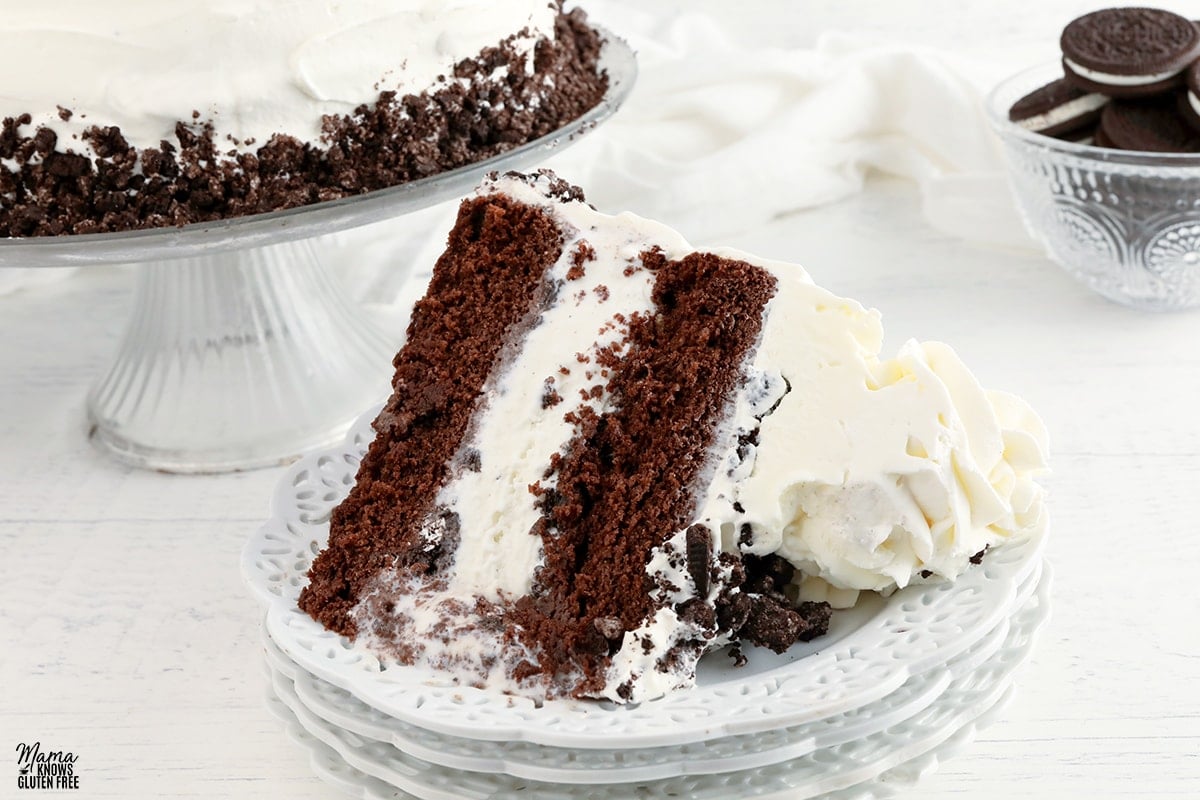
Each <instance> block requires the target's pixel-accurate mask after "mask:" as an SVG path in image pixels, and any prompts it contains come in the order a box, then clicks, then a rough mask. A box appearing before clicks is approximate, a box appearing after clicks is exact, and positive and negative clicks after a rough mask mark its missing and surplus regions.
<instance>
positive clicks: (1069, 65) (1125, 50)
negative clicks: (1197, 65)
mask: <svg viewBox="0 0 1200 800" xmlns="http://www.w3.org/2000/svg"><path fill="white" fill-rule="evenodd" d="M1059 44H1060V45H1061V47H1062V54H1063V70H1064V71H1065V73H1066V78H1067V80H1068V81H1069V82H1070V83H1071V84H1072V85H1073V86H1076V87H1078V88H1079V89H1081V90H1083V91H1087V92H1100V93H1101V94H1106V95H1108V96H1109V97H1119V98H1135V97H1147V96H1149V95H1154V94H1160V93H1162V92H1164V91H1166V90H1169V89H1171V88H1173V87H1175V86H1179V85H1182V84H1183V80H1184V78H1183V72H1184V70H1186V69H1187V68H1188V67H1189V66H1190V65H1191V63H1192V62H1193V61H1195V60H1196V59H1197V57H1200V29H1198V28H1197V27H1196V25H1195V24H1194V23H1193V22H1192V21H1191V20H1190V19H1188V18H1187V17H1181V16H1180V15H1178V14H1173V13H1171V12H1170V11H1164V10H1162V9H1158V8H1106V9H1103V10H1101V11H1093V12H1092V13H1091V14H1085V15H1084V16H1082V17H1079V18H1078V19H1076V20H1073V21H1072V22H1071V23H1070V24H1069V25H1067V27H1066V28H1064V29H1063V32H1062V38H1061V39H1060V40H1059Z"/></svg>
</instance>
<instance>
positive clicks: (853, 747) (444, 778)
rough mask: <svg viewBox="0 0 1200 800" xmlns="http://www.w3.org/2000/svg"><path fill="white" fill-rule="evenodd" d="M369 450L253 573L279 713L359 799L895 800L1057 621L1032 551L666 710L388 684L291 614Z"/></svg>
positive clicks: (345, 451) (435, 678)
mask: <svg viewBox="0 0 1200 800" xmlns="http://www.w3.org/2000/svg"><path fill="white" fill-rule="evenodd" d="M370 437H371V429H370V419H369V418H368V417H364V419H363V420H361V421H360V422H359V423H358V424H357V425H356V426H355V428H354V430H353V431H352V432H351V434H350V435H349V436H348V438H347V440H346V443H345V444H344V445H343V446H341V447H339V448H337V449H335V450H331V451H327V452H325V453H321V454H316V455H313V456H309V457H307V458H305V459H303V460H301V461H299V462H297V463H296V464H295V465H293V467H292V468H291V469H290V470H289V472H288V473H287V475H286V476H285V478H284V480H283V481H282V482H281V484H280V486H279V488H278V489H277V492H276V495H275V497H274V501H273V514H272V517H271V519H270V520H269V521H268V522H267V524H266V525H265V526H264V527H263V528H262V529H261V530H260V531H259V532H258V534H257V535H255V536H254V538H252V539H251V541H250V542H249V544H248V545H247V547H246V551H245V556H244V559H243V569H244V571H245V574H246V577H247V581H248V582H249V584H250V585H251V587H252V588H253V589H254V592H255V594H256V595H258V596H259V597H260V598H261V599H262V600H263V602H264V603H265V604H266V606H267V614H266V623H265V625H264V647H265V652H266V668H267V670H268V674H269V683H270V701H269V703H270V707H271V708H272V710H273V711H274V712H275V713H276V714H277V715H278V716H279V717H280V718H281V719H282V720H283V721H284V723H285V725H286V727H287V731H288V733H289V735H290V736H291V737H292V738H293V739H294V740H295V741H296V742H298V743H299V744H301V745H302V746H303V747H305V748H306V749H307V750H308V751H309V753H310V756H311V762H312V766H313V768H314V770H315V771H316V773H317V774H318V775H319V776H320V777H322V778H323V779H325V780H327V781H329V782H330V783H332V784H333V785H335V786H338V787H340V788H342V789H344V790H346V791H347V792H348V793H349V794H351V795H354V796H357V797H362V798H368V799H370V800H382V798H409V797H416V798H437V799H438V800H443V799H444V800H451V799H452V800H460V799H461V798H508V797H517V796H520V797H521V798H545V799H546V800H551V799H553V800H562V799H563V798H567V799H568V800H569V799H570V798H629V797H641V798H655V797H680V798H712V799H713V800H726V799H727V798H730V797H760V798H766V797H778V798H781V799H782V798H787V800H800V798H806V797H829V798H847V799H849V798H857V799H859V800H865V799H866V798H877V797H885V796H890V795H892V794H894V793H895V792H896V791H898V790H899V789H903V788H905V787H906V786H909V785H911V784H912V783H913V782H915V781H916V780H918V779H919V778H920V777H921V776H922V775H924V774H926V773H927V772H929V771H931V770H932V769H934V768H936V766H937V765H938V763H939V762H940V761H941V760H943V759H945V758H946V757H948V756H949V755H952V754H953V753H954V752H956V751H957V750H958V749H960V748H962V747H963V746H965V745H966V744H967V743H969V742H970V741H971V739H972V738H973V737H974V735H975V732H976V731H977V730H978V729H979V728H981V727H982V726H984V725H986V724H987V723H989V722H990V721H992V720H993V719H994V718H995V717H996V716H997V714H998V713H999V711H1000V710H1001V709H1002V707H1003V706H1004V703H1005V701H1006V700H1007V699H1008V698H1009V696H1010V695H1011V694H1012V688H1013V678H1014V673H1015V672H1016V670H1017V668H1018V667H1019V666H1020V665H1021V664H1022V663H1023V662H1024V661H1025V660H1026V659H1027V658H1028V656H1029V653H1030V651H1031V649H1032V646H1033V640H1034V636H1035V634H1036V633H1037V631H1038V629H1039V628H1040V627H1041V626H1042V624H1043V623H1044V622H1045V620H1046V617H1047V614H1048V611H1049V607H1048V594H1049V587H1050V571H1049V568H1048V567H1047V566H1046V565H1045V564H1044V563H1043V561H1042V557H1041V549H1042V540H1043V537H1041V536H1035V537H1030V538H1027V539H1025V540H1023V541H1014V542H1010V543H1007V544H1006V545H1005V546H1004V547H1001V548H997V549H994V550H992V551H990V552H989V553H988V555H987V557H986V558H985V559H984V562H983V563H982V564H981V565H980V566H978V567H976V568H974V569H971V570H969V571H968V572H967V573H966V574H965V575H963V576H962V577H960V578H959V580H957V581H956V582H954V583H952V584H937V585H931V586H922V587H910V588H908V589H905V590H904V591H901V592H897V593H895V594H893V595H892V596H891V597H889V598H886V599H883V598H877V597H873V596H872V597H864V599H863V600H862V601H861V602H860V603H859V604H858V605H857V606H856V607H855V608H854V609H851V610H848V611H842V612H835V614H834V617H833V622H832V624H831V626H830V632H829V634H828V635H827V636H825V637H822V638H821V639H819V640H817V641H815V642H812V643H809V644H807V645H797V646H796V647H793V648H792V649H791V650H790V651H789V652H788V653H786V654H784V655H782V656H777V655H775V654H773V653H770V652H769V651H766V650H763V649H761V648H748V650H747V655H748V656H749V657H750V660H749V663H748V664H747V665H746V666H744V667H740V668H736V667H734V666H733V665H732V661H731V660H730V659H729V658H726V657H724V656H722V655H721V654H720V653H714V654H711V655H709V656H707V657H706V658H705V659H704V660H702V662H701V665H700V666H701V668H700V670H699V672H698V675H697V686H696V688H694V689H691V690H687V691H681V692H677V693H675V694H673V695H671V696H668V697H665V698H663V699H661V700H657V701H653V702H649V703H643V704H641V705H638V706H633V707H621V706H615V705H612V704H610V703H606V702H584V701H573V700H565V701H551V702H547V703H544V704H541V705H535V704H534V703H532V702H530V701H529V700H526V699H523V698H514V697H510V696H507V695H503V694H497V693H494V692H488V691H484V690H478V689H472V688H465V687H462V686H458V685H455V684H453V683H452V682H450V681H448V680H447V679H446V678H445V677H444V676H441V675H438V674H436V673H432V672H427V671H423V670H419V669H414V668H407V667H395V666H393V667H391V668H387V667H385V666H384V665H382V664H381V663H380V662H379V661H378V660H376V659H375V658H374V657H372V656H371V655H370V654H368V653H366V652H364V651H362V650H360V649H356V648H355V647H354V646H353V644H352V643H350V642H348V641H346V640H345V639H343V638H342V637H339V636H337V635H335V634H332V633H330V632H329V631H327V630H325V629H324V628H322V627H321V626H320V625H318V624H317V623H316V622H314V621H313V620H312V619H311V618H309V617H308V616H307V615H306V614H304V613H303V612H301V611H300V610H299V609H298V608H297V606H296V600H297V597H298V595H299V592H300V588H301V587H302V586H303V585H304V583H305V581H306V577H305V576H306V573H307V572H308V568H309V566H310V564H311V563H312V559H313V557H314V556H315V555H316V553H317V552H319V550H320V548H321V547H322V546H323V545H324V543H325V539H326V536H327V532H328V519H329V512H330V511H331V509H332V508H333V507H334V506H335V505H336V504H337V503H338V502H340V501H341V499H342V498H343V497H345V495H346V494H347V493H348V492H349V489H350V486H351V485H352V484H353V480H354V474H355V472H356V470H357V467H358V463H359V459H360V458H361V456H362V454H363V453H364V452H365V450H366V446H367V444H368V442H369V441H370Z"/></svg>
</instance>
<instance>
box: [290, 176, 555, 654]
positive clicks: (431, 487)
mask: <svg viewBox="0 0 1200 800" xmlns="http://www.w3.org/2000/svg"><path fill="white" fill-rule="evenodd" d="M563 187H564V188H563V189H562V190H563V191H564V192H568V191H569V188H568V187H566V186H565V184H563ZM562 247H563V237H562V233H561V232H560V230H559V229H558V227H557V226H556V225H555V223H554V221H553V220H552V219H550V218H549V217H548V216H547V215H546V214H545V213H544V212H542V211H541V210H540V209H537V208H534V207H531V206H528V205H524V204H522V203H517V202H513V201H511V200H509V199H508V198H505V197H503V196H493V197H489V198H483V199H474V200H470V201H465V202H464V203H463V204H462V206H461V207H460V209H459V214H458V221H457V223H456V225H455V227H454V230H453V231H452V232H451V235H450V240H449V242H448V244H447V247H446V251H445V253H444V254H443V255H442V257H441V258H440V259H439V260H438V263H437V265H436V268H435V269H434V274H433V280H432V282H431V283H430V286H429V289H428V292H427V293H426V295H425V297H424V298H423V299H422V300H421V301H420V302H418V303H417V305H416V307H415V309H414V310H413V317H412V322H411V323H410V324H409V328H408V338H407V343H406V344H405V346H404V348H403V349H402V350H401V351H400V352H399V354H397V356H396V359H395V361H394V366H395V369H396V372H395V377H394V378H393V382H392V388H393V393H392V396H391V398H390V399H389V400H388V403H387V406H386V407H385V408H384V409H383V411H382V412H381V413H380V415H379V417H378V418H377V419H376V421H375V430H376V437H375V440H374V441H373V442H372V444H371V447H370V449H369V450H368V452H367V454H366V456H365V458H364V459H363V462H362V464H361V466H360V467H359V470H358V476H357V479H356V483H355V486H354V488H353V490H352V491H351V493H350V496H349V497H348V498H347V499H346V500H345V501H344V502H343V503H342V504H341V505H339V506H338V507H337V508H336V509H335V510H334V513H333V518H332V520H331V522H330V537H329V546H328V547H327V548H326V549H325V550H324V551H322V553H321V554H320V555H319V556H318V557H317V559H316V561H315V562H314V564H313V567H312V570H311V571H310V573H309V578H310V584H309V586H308V587H306V588H305V589H304V591H303V592H302V593H301V596H300V607H301V608H302V609H304V610H305V611H307V612H308V613H309V614H311V615H312V616H313V617H314V618H315V619H317V620H318V621H320V622H321V623H322V624H324V625H325V626H327V627H329V628H331V629H332V630H335V631H337V632H339V633H343V634H347V635H353V634H354V633H355V623H354V620H353V619H352V618H351V616H350V615H349V613H348V612H349V611H350V609H351V608H352V607H353V606H354V604H355V603H356V602H357V601H358V600H359V593H360V590H361V589H362V587H363V586H364V584H365V583H366V582H367V581H369V580H370V579H371V578H372V577H373V576H374V575H376V574H377V573H378V572H379V571H380V570H382V569H384V568H385V567H396V568H398V570H399V571H400V572H401V573H404V574H410V575H423V574H426V573H430V572H434V571H436V570H438V569H440V568H442V567H444V566H445V564H446V563H451V562H452V561H453V556H454V550H455V546H456V538H457V520H456V519H455V518H454V516H453V515H447V514H444V513H442V512H440V511H439V509H437V508H436V507H435V504H434V501H435V498H436V495H437V491H438V489H439V487H440V486H441V485H442V483H443V482H444V481H445V480H446V478H447V476H448V475H449V474H450V473H451V471H452V469H455V468H458V469H469V468H470V464H469V463H463V464H459V465H454V464H452V463H451V461H452V458H453V457H454V456H455V454H456V453H458V451H459V448H460V444H461V442H462V441H463V438H464V436H465V434H466V432H467V430H468V427H469V425H470V422H471V418H472V415H473V414H474V413H475V412H476V411H478V410H479V406H480V397H481V391H482V388H483V386H484V384H485V382H486V381H487V378H488V376H489V374H490V373H491V372H492V370H493V369H494V368H495V366H496V365H497V363H498V361H500V360H502V357H503V347H504V344H505V343H506V342H507V341H509V340H511V339H514V338H517V337H519V335H520V331H521V329H522V328H527V327H528V326H529V325H531V324H533V322H535V321H536V318H537V315H538V313H539V312H540V310H541V308H542V307H543V306H544V305H545V304H546V303H547V302H549V300H550V299H551V294H552V291H551V287H549V286H547V285H546V284H545V283H544V281H543V274H544V273H545V272H546V270H547V269H548V268H549V267H550V265H552V264H554V263H555V262H556V261H557V260H558V258H559V256H560V255H561V253H562ZM480 298H487V301H486V302H480ZM467 461H468V462H469V459H467Z"/></svg>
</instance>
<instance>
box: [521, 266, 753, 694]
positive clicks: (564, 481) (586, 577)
mask: <svg viewBox="0 0 1200 800" xmlns="http://www.w3.org/2000/svg"><path fill="white" fill-rule="evenodd" d="M643 260H644V261H645V262H646V266H647V267H649V268H651V269H653V270H655V271H656V272H657V276H656V279H655V283H654V292H653V300H654V303H655V306H656V311H655V313H654V314H653V315H652V316H640V317H638V318H635V319H633V320H632V321H631V322H630V326H629V334H628V342H629V349H628V352H627V353H626V354H625V355H624V357H622V358H620V359H615V358H614V359H613V361H611V362H610V363H607V364H605V363H603V362H601V365H602V366H605V367H607V368H608V369H609V370H610V371H611V378H610V381H609V384H608V389H609V391H610V392H612V395H613V401H614V405H615V406H616V410H615V411H613V412H610V413H605V414H603V415H597V414H595V413H594V412H592V411H591V410H590V409H586V408H585V409H584V410H583V411H582V412H581V413H580V417H581V419H580V420H579V425H580V433H579V435H578V436H577V438H576V439H575V441H573V442H572V443H571V444H570V445H569V447H568V450H567V452H566V454H565V456H564V457H563V458H562V460H561V461H560V462H559V463H558V465H557V470H556V472H557V477H558V480H557V484H556V488H555V489H553V490H540V491H541V494H542V498H541V499H542V504H543V508H544V512H545V516H544V519H543V523H542V526H541V530H540V533H541V536H542V540H543V547H544V550H545V561H544V563H543V565H542V567H541V568H540V569H539V571H538V573H537V574H536V576H535V584H534V588H533V591H532V592H531V593H530V595H528V596H526V597H523V598H521V599H520V600H518V603H517V609H516V612H515V613H514V614H513V615H512V621H513V622H515V623H516V625H517V626H518V630H519V636H520V637H521V638H522V640H523V641H524V642H525V644H526V646H527V647H529V648H530V650H532V651H534V652H536V653H537V654H538V657H539V659H540V663H538V664H537V665H529V669H530V670H533V669H534V668H535V667H536V669H537V670H538V671H541V672H543V673H546V674H547V675H550V676H555V677H556V678H557V679H559V680H562V678H563V677H566V676H570V675H571V674H572V673H573V672H575V671H576V670H579V669H582V671H583V674H584V680H583V681H582V683H580V685H579V686H577V687H576V689H575V694H577V695H579V696H588V695H597V694H600V693H601V691H602V689H603V688H604V683H605V676H604V673H605V670H606V667H607V665H608V658H609V656H610V654H611V652H612V651H614V650H615V649H616V647H617V646H618V645H619V644H620V642H621V640H622V637H623V636H624V634H625V633H626V632H628V631H632V630H634V629H636V628H638V627H639V626H640V625H642V624H643V623H644V622H646V620H647V619H648V618H649V617H650V616H652V615H653V613H654V611H655V607H656V603H655V602H654V601H653V600H652V599H651V596H650V592H649V591H648V589H652V588H653V587H652V586H648V585H647V584H648V577H647V573H646V566H647V561H648V557H649V554H650V552H651V551H652V550H653V549H654V548H657V547H660V546H662V545H663V544H664V543H665V541H666V540H667V539H668V538H670V537H671V536H672V535H674V534H675V533H677V532H678V531H680V530H682V529H684V528H686V527H688V524H689V521H690V519H691V515H692V514H693V513H694V512H695V510H696V499H695V492H696V490H697V486H696V484H697V481H698V478H699V476H700V474H701V473H702V471H703V470H704V469H705V468H706V466H708V462H709V451H710V449H711V448H712V445H713V442H714V437H715V435H716V433H715V432H716V430H717V429H718V426H719V425H720V423H721V421H722V418H723V417H724V416H725V415H726V414H727V413H728V408H729V404H730V402H731V400H732V396H733V391H734V388H735V387H736V385H737V383H738V379H739V377H740V376H741V374H742V369H743V360H744V359H745V357H746V354H747V353H748V352H749V350H750V348H751V347H752V346H753V345H754V343H755V341H756V339H757V338H758V335H759V331H760V329H761V319H762V313H763V308H764V306H765V305H766V303H767V302H768V301H769V300H770V298H771V295H772V294H773V292H774V290H775V285H776V281H775V278H774V277H773V276H771V275H770V273H768V272H767V271H765V270H763V269H760V268H757V267H753V266H751V265H749V264H746V263H744V262H738V261H732V260H729V259H722V258H719V257H717V256H713V255H709V254H692V255H689V256H687V257H685V258H683V259H682V260H679V261H667V260H665V259H664V258H663V257H662V255H661V254H660V253H658V252H649V253H646V254H645V255H644V256H643ZM548 477H550V476H548ZM710 549H711V545H710V544H708V539H707V535H706V537H705V544H704V548H703V552H704V554H705V558H706V559H707V554H708V552H709V550H710ZM705 568H707V563H706V564H705ZM701 613H703V612H701ZM707 613H708V614H710V615H713V614H714V612H713V610H712V609H711V607H710V608H709V609H708V611H707ZM709 627H710V628H711V629H712V630H713V631H714V632H715V627H716V626H715V616H714V618H713V624H712V625H711V626H709ZM625 646H633V647H637V646H639V645H637V644H636V643H634V644H630V643H626V645H625ZM704 646H705V643H704V642H697V643H696V649H697V650H700V649H703V648H704Z"/></svg>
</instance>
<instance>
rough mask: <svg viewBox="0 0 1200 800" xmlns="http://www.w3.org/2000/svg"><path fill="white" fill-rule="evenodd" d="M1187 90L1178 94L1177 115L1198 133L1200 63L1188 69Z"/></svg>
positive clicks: (1199, 122)
mask: <svg viewBox="0 0 1200 800" xmlns="http://www.w3.org/2000/svg"><path fill="white" fill-rule="evenodd" d="M1186 77H1187V81H1186V82H1187V88H1186V89H1185V90H1184V91H1183V92H1180V94H1179V114H1180V116H1182V117H1183V119H1184V121H1186V122H1187V124H1188V125H1191V126H1192V129H1193V130H1196V131H1200V61H1198V62H1196V63H1195V64H1192V66H1190V67H1188V69H1187V73H1186Z"/></svg>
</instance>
